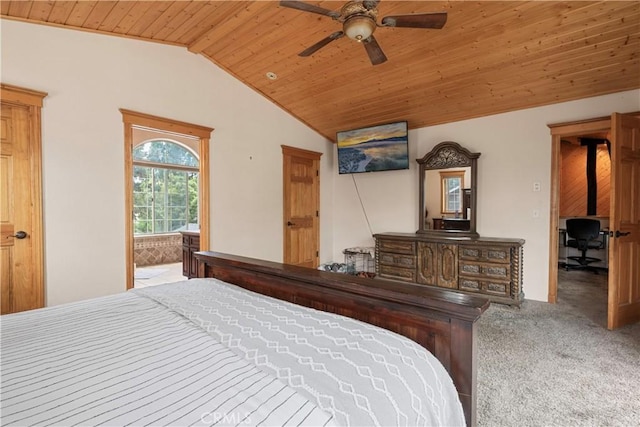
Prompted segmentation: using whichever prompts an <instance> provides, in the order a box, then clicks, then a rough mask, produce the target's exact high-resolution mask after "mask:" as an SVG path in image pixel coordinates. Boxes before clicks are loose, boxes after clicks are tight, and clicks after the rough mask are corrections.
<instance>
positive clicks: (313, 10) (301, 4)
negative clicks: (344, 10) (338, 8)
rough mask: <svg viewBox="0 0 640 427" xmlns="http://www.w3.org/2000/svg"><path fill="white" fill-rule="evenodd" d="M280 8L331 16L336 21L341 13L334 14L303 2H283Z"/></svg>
mask: <svg viewBox="0 0 640 427" xmlns="http://www.w3.org/2000/svg"><path fill="white" fill-rule="evenodd" d="M280 6H284V7H290V8H291V9H298V10H302V11H304V12H311V13H318V14H320V15H325V16H330V17H331V18H333V19H336V18H338V17H339V16H340V12H334V11H332V10H329V9H325V8H323V7H319V6H314V5H312V4H309V3H305V2H303V1H281V2H280Z"/></svg>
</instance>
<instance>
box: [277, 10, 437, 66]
mask: <svg viewBox="0 0 640 427" xmlns="http://www.w3.org/2000/svg"><path fill="white" fill-rule="evenodd" d="M379 1H380V0H370V1H366V0H365V1H348V2H347V3H345V5H344V6H342V8H341V9H340V11H332V10H328V9H325V8H322V7H319V6H314V5H312V4H309V3H305V2H303V1H295V0H294V1H281V2H280V6H284V7H290V8H292V9H298V10H302V11H305V12H311V13H317V14H320V15H325V16H329V17H330V18H332V19H333V20H335V21H338V22H341V23H342V31H336V32H335V33H332V34H330V35H329V36H327V37H325V38H324V39H322V40H320V41H319V42H318V43H316V44H314V45H313V46H310V47H308V48H307V49H305V50H303V51H302V52H300V53H299V54H298V55H299V56H311V55H312V54H314V53H315V52H317V51H318V50H319V49H321V48H323V47H325V46H326V45H328V44H329V43H331V42H332V41H334V40H338V39H339V38H342V37H344V36H347V37H349V38H350V39H352V40H355V41H357V42H361V43H362V44H363V45H364V48H365V49H366V51H367V54H368V55H369V59H370V60H371V64H373V65H378V64H382V63H383V62H385V61H386V60H387V57H386V56H385V54H384V52H383V51H382V49H381V48H380V45H378V42H377V41H376V39H375V37H373V32H374V31H375V30H376V28H377V27H404V28H434V29H440V28H442V27H443V26H444V24H445V23H446V22H447V12H435V13H422V14H412V15H397V16H385V17H384V18H382V21H380V24H378V23H377V18H378V8H377V6H378V3H379Z"/></svg>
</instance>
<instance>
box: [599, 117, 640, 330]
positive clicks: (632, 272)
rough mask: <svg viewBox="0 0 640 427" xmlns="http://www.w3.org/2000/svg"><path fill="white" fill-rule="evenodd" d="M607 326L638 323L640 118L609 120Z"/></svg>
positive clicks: (639, 274) (639, 282)
mask: <svg viewBox="0 0 640 427" xmlns="http://www.w3.org/2000/svg"><path fill="white" fill-rule="evenodd" d="M611 139H612V144H611V212H610V217H609V229H610V230H611V232H610V240H609V307H608V321H607V327H608V328H609V329H615V328H618V327H620V326H623V325H626V324H629V323H633V322H636V321H638V320H640V118H638V117H634V116H632V115H623V114H617V113H616V114H613V115H612V117H611Z"/></svg>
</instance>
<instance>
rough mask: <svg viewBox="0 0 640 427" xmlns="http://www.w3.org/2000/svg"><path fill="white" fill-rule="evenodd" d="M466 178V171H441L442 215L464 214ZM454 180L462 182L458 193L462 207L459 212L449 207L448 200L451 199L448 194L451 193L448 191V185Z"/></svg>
mask: <svg viewBox="0 0 640 427" xmlns="http://www.w3.org/2000/svg"><path fill="white" fill-rule="evenodd" d="M464 177H465V171H464V170H455V171H449V170H447V171H440V212H441V213H442V214H454V215H455V214H456V213H461V212H462V204H463V196H464ZM453 179H458V180H460V186H459V188H458V191H457V193H458V203H459V205H460V206H459V209H457V210H454V209H451V207H450V205H449V200H448V199H449V198H448V197H447V194H448V193H449V192H448V191H447V189H448V188H450V187H449V185H448V181H449V180H453Z"/></svg>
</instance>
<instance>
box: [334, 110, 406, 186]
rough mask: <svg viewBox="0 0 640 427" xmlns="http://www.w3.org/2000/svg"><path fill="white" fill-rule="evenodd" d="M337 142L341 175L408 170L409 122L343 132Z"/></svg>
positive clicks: (339, 133)
mask: <svg viewBox="0 0 640 427" xmlns="http://www.w3.org/2000/svg"><path fill="white" fill-rule="evenodd" d="M336 142H337V145H338V173H340V174H347V173H360V172H379V171H388V170H397V169H409V149H408V129H407V122H395V123H387V124H383V125H377V126H370V127H366V128H360V129H353V130H346V131H341V132H338V133H337V134H336Z"/></svg>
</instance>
